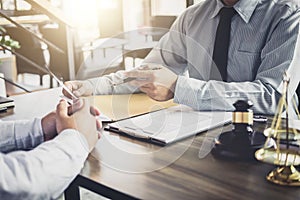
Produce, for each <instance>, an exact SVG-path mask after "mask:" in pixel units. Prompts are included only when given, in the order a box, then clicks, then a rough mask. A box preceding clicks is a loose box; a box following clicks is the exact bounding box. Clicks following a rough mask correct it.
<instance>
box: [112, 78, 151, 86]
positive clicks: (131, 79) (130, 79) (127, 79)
mask: <svg viewBox="0 0 300 200" xmlns="http://www.w3.org/2000/svg"><path fill="white" fill-rule="evenodd" d="M133 80H139V81H145V80H147V79H146V78H137V77H128V78H125V79H123V81H122V82H120V83H114V84H113V86H117V85H122V84H124V83H128V82H130V81H133Z"/></svg>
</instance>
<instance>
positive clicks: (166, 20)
mask: <svg viewBox="0 0 300 200" xmlns="http://www.w3.org/2000/svg"><path fill="white" fill-rule="evenodd" d="M176 18H177V17H176V16H159V15H157V16H153V17H151V26H152V27H153V28H152V39H153V40H154V41H159V40H160V38H161V37H162V36H163V35H165V34H166V33H167V32H168V31H169V29H170V28H171V26H172V24H173V23H174V21H175V20H176Z"/></svg>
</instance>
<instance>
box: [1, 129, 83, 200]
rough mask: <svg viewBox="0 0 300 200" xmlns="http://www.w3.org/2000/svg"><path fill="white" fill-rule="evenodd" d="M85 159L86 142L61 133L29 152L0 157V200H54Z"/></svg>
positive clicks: (73, 133)
mask: <svg viewBox="0 0 300 200" xmlns="http://www.w3.org/2000/svg"><path fill="white" fill-rule="evenodd" d="M87 155H88V145H87V142H86V140H85V138H84V137H83V136H82V135H81V134H80V133H78V132H77V131H75V130H65V131H63V132H62V133H61V134H60V135H58V136H57V137H56V138H55V139H54V140H52V141H49V142H46V143H43V144H41V145H40V146H38V147H36V148H35V149H34V150H32V151H28V152H21V151H18V152H13V153H10V154H7V155H3V154H2V155H1V154H0V168H1V170H0V180H1V184H0V196H1V197H3V199H20V198H22V199H30V200H32V199H55V198H57V197H58V196H59V195H60V194H61V193H62V192H63V191H64V190H65V189H66V187H67V186H68V185H69V184H70V183H71V181H72V180H73V179H74V177H75V176H76V175H77V174H78V173H79V172H80V170H81V168H82V167H83V163H84V161H85V159H86V158H87Z"/></svg>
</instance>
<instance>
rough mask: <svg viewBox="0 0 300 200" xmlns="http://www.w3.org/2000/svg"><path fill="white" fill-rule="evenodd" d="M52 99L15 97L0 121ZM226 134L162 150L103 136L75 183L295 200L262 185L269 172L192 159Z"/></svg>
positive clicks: (293, 194) (177, 194) (167, 195)
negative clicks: (10, 108) (12, 111)
mask: <svg viewBox="0 0 300 200" xmlns="http://www.w3.org/2000/svg"><path fill="white" fill-rule="evenodd" d="M55 95H57V90H50V91H41V92H36V93H33V94H27V95H21V96H15V97H13V98H14V99H15V103H16V108H15V113H14V114H6V116H2V119H4V120H9V119H22V118H23V119H24V118H32V117H34V116H43V115H44V114H45V113H46V112H48V111H50V110H53V109H54V108H55V105H56V103H57V100H55V99H56V98H57V96H55ZM37 97H39V98H37ZM50 97H51V98H50ZM52 98H53V100H51V101H50V99H52ZM20 104H21V105H20ZM22 105H26V106H22ZM262 126H264V125H260V127H259V128H262ZM256 128H257V127H256ZM229 129H231V126H230V125H229V126H225V127H223V128H218V129H213V130H211V131H208V132H206V133H202V134H200V135H198V136H196V137H195V138H190V139H187V140H184V141H181V142H178V143H175V144H173V145H170V146H167V147H159V146H156V145H152V144H148V143H144V142H141V141H137V140H134V139H130V138H127V137H123V136H120V135H117V134H114V133H110V132H104V133H103V135H102V138H101V139H100V140H99V142H98V143H97V146H96V148H95V150H94V151H93V152H92V153H91V154H90V156H89V158H88V160H87V161H86V163H85V166H84V168H83V170H82V172H81V174H80V176H79V177H78V178H79V181H83V182H84V181H85V183H81V185H82V186H83V187H86V188H88V189H89V188H94V190H97V188H101V187H106V188H109V189H113V190H114V191H115V192H120V193H123V194H127V195H129V196H131V197H134V198H140V199H272V200H274V199H298V198H299V196H300V190H299V188H292V187H282V186H278V185H274V184H271V183H269V182H268V181H266V179H265V176H266V174H267V173H268V172H269V171H270V170H272V169H274V168H275V166H272V165H267V164H263V163H260V162H237V161H228V160H220V159H217V158H215V157H213V156H212V155H210V154H209V155H208V156H206V157H205V158H204V159H199V158H198V153H199V149H201V148H203V144H207V143H206V142H207V141H208V142H209V141H212V139H213V138H214V137H215V135H218V134H219V133H220V132H221V131H222V130H223V131H224V130H229ZM204 146H206V145H204ZM204 149H205V148H204ZM87 180H88V182H86V181H87ZM79 184H80V183H79Z"/></svg>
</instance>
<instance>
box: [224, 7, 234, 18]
mask: <svg viewBox="0 0 300 200" xmlns="http://www.w3.org/2000/svg"><path fill="white" fill-rule="evenodd" d="M235 13H236V11H235V10H234V8H233V7H230V8H228V7H223V8H222V9H221V10H220V16H221V17H224V18H229V19H231V18H232V17H233V16H234V15H235Z"/></svg>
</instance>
